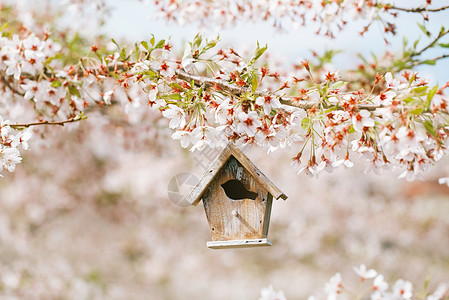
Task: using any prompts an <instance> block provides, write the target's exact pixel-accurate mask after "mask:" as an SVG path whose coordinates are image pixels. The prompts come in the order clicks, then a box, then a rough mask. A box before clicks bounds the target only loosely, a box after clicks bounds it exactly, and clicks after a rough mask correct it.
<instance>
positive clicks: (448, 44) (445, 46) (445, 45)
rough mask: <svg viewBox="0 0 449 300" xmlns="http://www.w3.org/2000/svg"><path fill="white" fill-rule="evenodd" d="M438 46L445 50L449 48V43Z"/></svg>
mask: <svg viewBox="0 0 449 300" xmlns="http://www.w3.org/2000/svg"><path fill="white" fill-rule="evenodd" d="M438 46H440V47H443V48H449V43H441V44H438Z"/></svg>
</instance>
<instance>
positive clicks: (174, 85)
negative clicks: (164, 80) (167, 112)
mask: <svg viewBox="0 0 449 300" xmlns="http://www.w3.org/2000/svg"><path fill="white" fill-rule="evenodd" d="M169 85H170V87H171V88H173V89H178V90H180V91H183V92H184V91H185V89H184V88H183V87H182V86H180V85H179V84H178V83H176V82H172V83H170V84H169Z"/></svg>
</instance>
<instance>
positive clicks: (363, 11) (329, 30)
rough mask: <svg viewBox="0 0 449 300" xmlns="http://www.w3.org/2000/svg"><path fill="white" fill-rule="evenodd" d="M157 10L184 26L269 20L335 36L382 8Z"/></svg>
mask: <svg viewBox="0 0 449 300" xmlns="http://www.w3.org/2000/svg"><path fill="white" fill-rule="evenodd" d="M147 2H152V3H153V4H154V5H155V6H156V9H157V12H156V13H155V17H159V18H163V19H166V20H173V21H176V22H178V23H179V24H180V25H183V24H190V23H197V22H200V24H199V25H200V26H207V25H210V24H215V25H216V26H217V27H218V28H224V27H228V26H233V25H235V24H236V22H238V21H251V22H255V21H260V20H263V21H266V22H270V23H271V24H272V25H273V26H274V27H276V28H278V29H284V28H297V27H299V26H305V25H306V24H308V26H310V25H311V24H313V25H315V27H316V28H315V30H316V31H317V33H322V34H325V35H328V36H331V37H333V35H334V32H335V31H336V30H338V31H339V30H342V29H343V28H344V26H345V24H346V23H347V20H348V19H352V18H364V19H365V20H367V21H370V20H374V19H375V17H376V16H377V13H378V12H379V11H380V9H379V7H382V4H380V3H379V4H376V5H375V3H374V1H371V0H369V1H365V0H349V1H313V0H306V1H293V0H281V1H277V0H276V1H274V0H257V1H248V0H246V1H234V0H227V1H225V2H223V1H197V0H189V1H178V0H176V1H164V0H163V1H160V0H155V1H154V0H150V1H147Z"/></svg>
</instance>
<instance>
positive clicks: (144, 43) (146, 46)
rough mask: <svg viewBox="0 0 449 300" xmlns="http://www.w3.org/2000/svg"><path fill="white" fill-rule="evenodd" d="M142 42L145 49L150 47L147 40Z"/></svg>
mask: <svg viewBox="0 0 449 300" xmlns="http://www.w3.org/2000/svg"><path fill="white" fill-rule="evenodd" d="M140 44H141V45H142V47H144V48H145V49H147V50H148V49H149V48H148V43H147V42H145V41H142V42H140Z"/></svg>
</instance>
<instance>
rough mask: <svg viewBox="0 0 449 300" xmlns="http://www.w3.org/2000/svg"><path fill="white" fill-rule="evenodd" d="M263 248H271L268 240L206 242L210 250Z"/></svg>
mask: <svg viewBox="0 0 449 300" xmlns="http://www.w3.org/2000/svg"><path fill="white" fill-rule="evenodd" d="M264 246H271V241H270V240H269V239H255V240H230V241H211V242H207V247H208V248H211V249H231V248H254V247H264Z"/></svg>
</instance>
